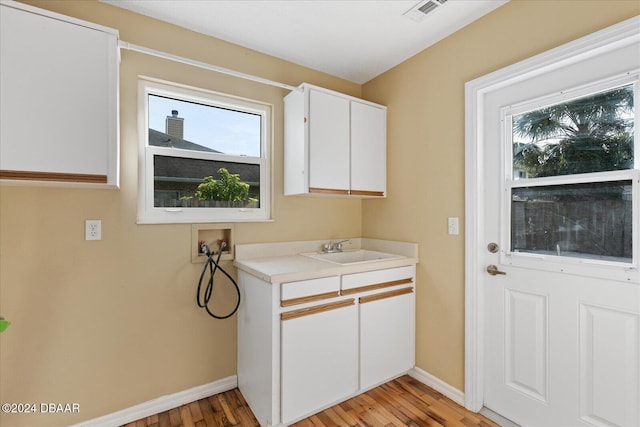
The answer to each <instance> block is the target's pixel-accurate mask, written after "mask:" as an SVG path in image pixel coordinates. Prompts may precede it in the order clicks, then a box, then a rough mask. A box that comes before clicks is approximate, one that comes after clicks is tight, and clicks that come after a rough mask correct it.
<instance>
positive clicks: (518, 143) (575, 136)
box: [511, 84, 634, 179]
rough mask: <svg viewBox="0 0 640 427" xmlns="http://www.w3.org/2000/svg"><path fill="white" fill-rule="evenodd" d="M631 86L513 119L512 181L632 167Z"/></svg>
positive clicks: (632, 115) (544, 108)
mask: <svg viewBox="0 0 640 427" xmlns="http://www.w3.org/2000/svg"><path fill="white" fill-rule="evenodd" d="M633 92H634V91H633V85H632V84H631V85H627V86H623V87H618V88H615V89H609V90H607V91H604V92H599V93H596V94H592V95H589V96H585V97H581V98H577V99H573V100H570V101H567V102H563V103H559V104H554V105H549V106H546V107H543V108H539V109H536V110H532V111H528V112H525V113H522V114H518V115H514V116H512V122H511V123H512V139H511V140H512V149H513V178H514V179H523V178H538V177H546V176H559V175H572V174H581V173H591V172H604V171H614V170H624V169H632V168H633V155H634V153H633V144H634V140H633V127H634V120H633V118H634V108H633Z"/></svg>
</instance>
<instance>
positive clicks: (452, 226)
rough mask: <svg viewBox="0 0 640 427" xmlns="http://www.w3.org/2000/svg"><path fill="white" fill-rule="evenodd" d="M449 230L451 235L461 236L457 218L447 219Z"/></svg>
mask: <svg viewBox="0 0 640 427" xmlns="http://www.w3.org/2000/svg"><path fill="white" fill-rule="evenodd" d="M447 229H448V232H449V234H451V235H454V236H457V235H458V234H460V231H459V229H458V217H457V216H454V217H449V218H447Z"/></svg>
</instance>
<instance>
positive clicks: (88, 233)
mask: <svg viewBox="0 0 640 427" xmlns="http://www.w3.org/2000/svg"><path fill="white" fill-rule="evenodd" d="M84 240H102V220H100V219H88V220H86V221H85V222H84Z"/></svg>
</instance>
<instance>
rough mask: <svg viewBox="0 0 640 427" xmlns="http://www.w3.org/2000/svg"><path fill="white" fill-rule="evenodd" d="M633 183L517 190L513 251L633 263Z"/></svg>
mask: <svg viewBox="0 0 640 427" xmlns="http://www.w3.org/2000/svg"><path fill="white" fill-rule="evenodd" d="M631 195H632V181H631V180H624V181H611V182H593V183H584V184H565V185H550V186H536V187H521V188H513V189H512V192H511V251H512V252H529V253H537V254H545V255H557V256H569V257H578V258H588V259H599V260H607V261H619V262H631V259H632V235H633V232H634V230H633V221H632V200H631Z"/></svg>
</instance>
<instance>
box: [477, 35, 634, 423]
mask: <svg viewBox="0 0 640 427" xmlns="http://www.w3.org/2000/svg"><path fill="white" fill-rule="evenodd" d="M636 32H637V31H636ZM585 46H587V44H585ZM639 48H640V43H639V42H638V37H635V39H634V40H633V41H632V42H629V41H628V39H627V40H626V42H625V43H620V42H618V43H617V44H611V45H608V46H607V47H606V48H601V49H599V50H597V51H596V50H595V49H594V50H593V51H589V50H588V48H585V49H584V50H583V51H582V52H581V51H579V50H577V51H576V54H575V55H574V56H573V57H571V56H567V55H565V58H569V59H568V60H565V61H564V63H562V62H560V61H558V62H556V63H554V64H552V65H549V64H550V62H548V61H547V62H545V61H543V60H538V64H540V67H538V68H537V69H533V70H534V72H530V73H528V74H527V73H525V72H522V71H523V70H525V69H526V67H520V68H519V71H521V72H522V75H521V76H522V77H520V78H513V76H509V75H508V74H504V73H503V74H502V75H504V76H505V79H504V80H503V83H500V82H499V81H498V80H495V79H494V81H493V83H491V84H490V85H488V86H486V88H489V89H485V90H484V91H483V92H482V93H481V95H480V97H481V98H482V101H481V102H478V103H477V104H476V106H477V108H478V109H477V110H476V112H477V113H478V114H477V115H476V117H479V119H478V121H477V123H476V128H475V130H476V131H477V134H476V137H477V140H476V143H477V144H478V147H476V149H477V151H476V152H475V153H476V156H477V157H476V159H475V160H476V161H477V163H476V164H477V165H482V166H479V167H477V169H476V171H477V172H476V179H477V187H476V189H477V191H476V192H475V201H476V202H475V204H476V206H477V207H478V208H479V211H478V213H477V219H478V221H477V223H476V224H475V227H476V228H477V229H476V230H475V233H476V234H475V238H474V239H472V241H473V244H475V247H474V248H471V250H472V251H475V253H473V255H472V256H471V258H472V260H471V261H472V262H473V263H474V266H472V267H471V269H472V271H473V273H472V274H474V277H475V282H474V285H475V286H476V289H477V292H476V293H475V294H474V295H471V296H472V298H469V299H471V300H475V301H476V302H477V306H476V307H478V309H477V311H475V313H477V314H478V316H477V320H478V322H479V324H480V325H481V326H480V327H479V328H477V326H473V325H471V324H470V323H469V322H468V323H467V328H468V333H469V331H470V330H471V328H477V329H476V330H477V335H474V337H475V338H474V339H471V340H470V339H469V337H468V338H467V345H470V343H471V346H473V345H474V343H481V344H478V345H477V346H476V347H474V348H476V349H479V350H480V351H481V354H480V355H479V356H478V357H477V358H476V359H475V360H476V362H475V364H473V362H471V363H470V362H469V360H470V359H473V356H469V354H470V353H467V369H470V368H471V369H475V370H476V371H474V372H471V373H470V375H472V376H475V380H474V381H471V382H470V381H469V380H468V381H467V386H468V387H469V386H471V387H469V390H470V393H471V394H472V395H473V397H470V398H468V399H467V401H466V405H467V407H470V408H471V409H475V410H477V409H479V408H478V405H479V404H480V405H483V406H485V407H487V408H489V409H490V410H492V411H494V412H496V413H498V414H500V415H502V416H504V417H506V418H508V419H510V420H512V421H514V422H515V423H518V424H520V425H523V426H573V425H619V426H637V425H640V275H639V273H638V267H639V251H638V246H639V244H640V242H639V235H640V234H639V228H640V220H639V218H640V217H639V206H640V203H639V199H640V198H639V194H640V191H639V188H640V182H639V181H640V144H638V135H639V132H638V123H640V121H639V120H638V109H637V107H636V108H635V110H634V109H633V104H634V99H635V104H636V105H637V102H638V93H639V83H638V81H639V77H638V70H640V55H638V49H639ZM585 52H587V53H585ZM589 52H590V53H589ZM517 65H518V64H517ZM514 69H515V70H516V71H517V70H518V68H517V67H515V68H514ZM529 70H532V68H529ZM509 79H511V80H510V81H509ZM478 93H480V92H478ZM625 103H626V104H625ZM478 106H479V107H478ZM480 111H481V112H480ZM614 141H616V142H614ZM468 142H469V140H468ZM624 144H626V145H625V146H624V147H623V145H624ZM623 151H624V154H623ZM614 156H615V158H613V157H614ZM469 182H470V181H468V183H469ZM474 185H476V183H474ZM467 200H468V201H469V198H468V199H467ZM470 232H473V230H470ZM467 243H468V244H469V241H468V242H467ZM467 253H468V255H469V254H470V253H471V252H470V251H469V247H468V252H467ZM467 266H468V268H470V267H469V266H470V264H467ZM469 289H470V288H469V284H467V290H468V291H469ZM467 314H468V315H469V312H468V313H467ZM470 317H473V316H470ZM472 335H473V334H472ZM474 340H475V341H474ZM478 372H480V373H481V374H478ZM468 374H469V373H468Z"/></svg>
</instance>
